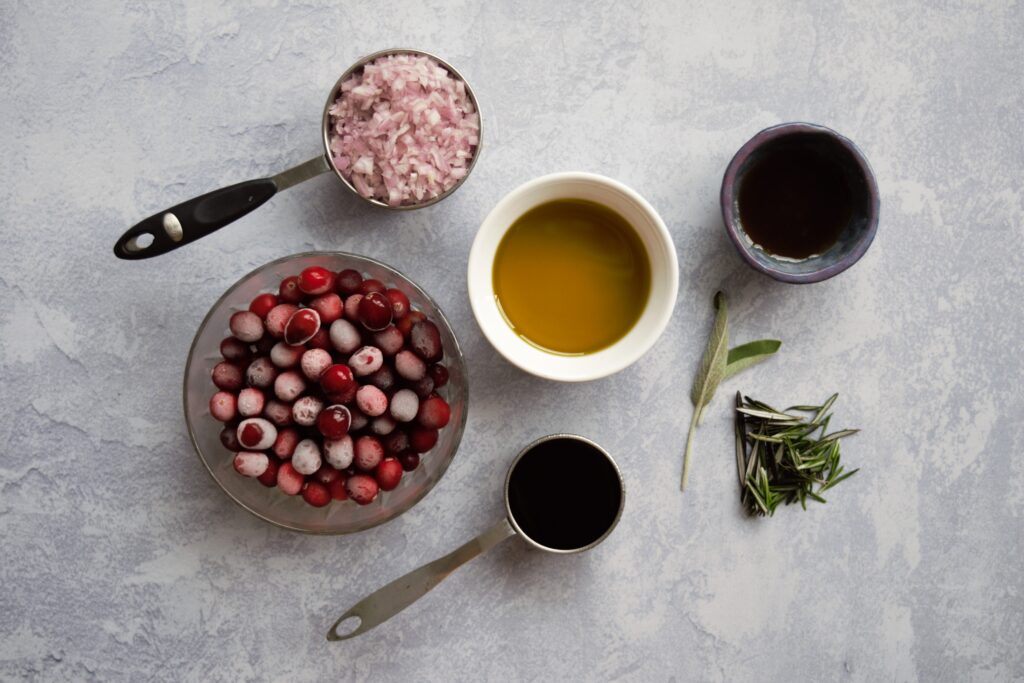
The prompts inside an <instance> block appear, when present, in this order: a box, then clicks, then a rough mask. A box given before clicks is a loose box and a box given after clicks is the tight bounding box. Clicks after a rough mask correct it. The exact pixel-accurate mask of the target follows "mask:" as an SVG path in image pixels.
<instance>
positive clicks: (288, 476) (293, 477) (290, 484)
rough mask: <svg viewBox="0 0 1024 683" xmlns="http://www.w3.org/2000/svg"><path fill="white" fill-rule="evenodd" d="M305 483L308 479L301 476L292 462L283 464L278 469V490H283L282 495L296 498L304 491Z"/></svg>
mask: <svg viewBox="0 0 1024 683" xmlns="http://www.w3.org/2000/svg"><path fill="white" fill-rule="evenodd" d="M304 483H306V478H305V477H304V476H302V475H301V474H299V472H298V471H296V469H295V467H293V466H292V464H291V463H290V462H285V463H281V466H280V467H278V468H277V488H279V489H281V492H282V493H286V494H288V495H289V496H294V495H295V494H296V493H298V492H299V491H301V490H302V485H303V484H304Z"/></svg>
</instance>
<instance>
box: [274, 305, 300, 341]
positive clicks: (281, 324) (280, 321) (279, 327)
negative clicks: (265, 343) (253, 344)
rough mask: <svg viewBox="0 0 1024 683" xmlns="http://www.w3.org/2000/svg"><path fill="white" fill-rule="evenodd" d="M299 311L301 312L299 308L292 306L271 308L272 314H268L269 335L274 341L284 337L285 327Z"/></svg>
mask: <svg viewBox="0 0 1024 683" xmlns="http://www.w3.org/2000/svg"><path fill="white" fill-rule="evenodd" d="M297 310H299V308H298V306H294V305H292V304H278V305H277V306H274V307H273V308H271V309H270V312H269V313H267V320H266V325H267V334H269V335H270V336H271V337H273V338H274V339H281V338H282V337H284V328H285V325H287V324H288V320H289V319H290V318H291V317H292V315H294V314H295V311H297Z"/></svg>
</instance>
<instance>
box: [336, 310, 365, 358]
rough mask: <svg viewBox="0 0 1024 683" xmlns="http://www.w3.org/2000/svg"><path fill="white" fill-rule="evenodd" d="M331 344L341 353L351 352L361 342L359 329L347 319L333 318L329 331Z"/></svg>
mask: <svg viewBox="0 0 1024 683" xmlns="http://www.w3.org/2000/svg"><path fill="white" fill-rule="evenodd" d="M329 336H330V339H331V346H333V347H334V348H335V349H337V350H338V351H339V352H341V353H346V354H348V353H352V352H353V351H355V350H356V349H358V348H359V346H360V345H361V344H362V343H363V341H362V338H361V337H360V335H359V330H357V329H356V326H355V325H353V324H352V323H350V322H349V321H348V320H344V319H342V320H335V321H334V322H333V323H331V331H330V333H329Z"/></svg>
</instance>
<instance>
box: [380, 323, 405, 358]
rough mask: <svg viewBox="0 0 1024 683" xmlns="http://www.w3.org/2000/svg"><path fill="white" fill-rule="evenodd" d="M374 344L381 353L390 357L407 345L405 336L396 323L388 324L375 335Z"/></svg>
mask: <svg viewBox="0 0 1024 683" xmlns="http://www.w3.org/2000/svg"><path fill="white" fill-rule="evenodd" d="M373 345H374V346H376V347H377V348H378V349H380V351H381V353H383V354H384V355H385V356H387V357H388V358H390V357H391V356H393V355H395V354H396V353H398V352H399V351H401V350H402V347H403V346H405V337H403V336H402V333H401V332H399V331H398V328H397V327H395V326H394V325H388V326H387V327H385V328H384V329H383V330H381V331H380V332H375V333H374V335H373Z"/></svg>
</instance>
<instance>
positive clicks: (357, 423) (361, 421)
mask: <svg viewBox="0 0 1024 683" xmlns="http://www.w3.org/2000/svg"><path fill="white" fill-rule="evenodd" d="M368 424H370V418H368V417H366V416H365V415H363V414H362V413H361V412H359V410H353V411H352V426H351V427H349V428H348V430H349V431H350V432H358V431H359V430H360V429H362V428H363V427H365V426H366V425H368Z"/></svg>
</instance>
